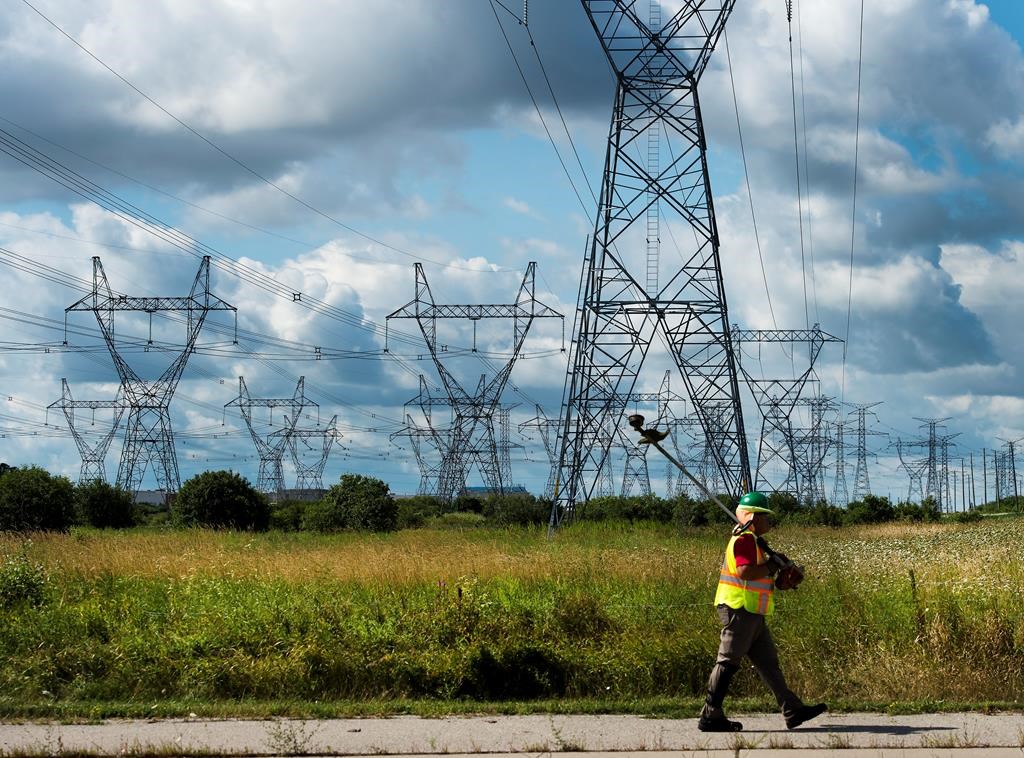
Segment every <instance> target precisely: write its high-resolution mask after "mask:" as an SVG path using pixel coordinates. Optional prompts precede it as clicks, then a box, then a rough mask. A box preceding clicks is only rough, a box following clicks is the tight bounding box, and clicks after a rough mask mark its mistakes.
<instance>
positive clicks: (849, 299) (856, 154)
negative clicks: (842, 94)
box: [840, 0, 864, 399]
mask: <svg viewBox="0 0 1024 758" xmlns="http://www.w3.org/2000/svg"><path fill="white" fill-rule="evenodd" d="M863 64H864V0H861V1H860V39H859V44H858V49H857V116H856V121H855V126H854V138H853V193H852V200H851V205H852V208H851V211H850V276H849V280H848V283H847V291H846V337H845V339H844V340H843V368H842V380H841V390H840V398H841V399H845V398H846V356H847V351H848V350H849V347H850V321H851V318H852V314H853V256H854V250H855V249H856V237H857V174H858V166H859V162H860V95H861V75H862V72H863Z"/></svg>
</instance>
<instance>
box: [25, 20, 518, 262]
mask: <svg viewBox="0 0 1024 758" xmlns="http://www.w3.org/2000/svg"><path fill="white" fill-rule="evenodd" d="M21 1H22V2H23V3H24V4H25V5H27V6H28V7H29V8H30V9H32V11H33V12H35V13H36V15H38V16H39V17H40V18H41V19H43V20H44V21H45V22H46V23H47V24H49V25H50V26H52V27H53V28H54V29H56V30H57V31H58V32H60V34H62V35H63V36H64V37H66V38H67V39H68V40H69V41H70V42H71V43H72V44H74V45H75V46H76V47H77V48H78V49H80V50H81V51H82V52H84V53H85V54H86V55H88V56H89V57H90V58H92V59H93V60H94V61H96V63H98V64H99V65H101V66H102V67H103V68H105V69H106V70H107V71H109V72H110V73H111V74H113V75H114V76H115V77H117V78H118V79H119V80H120V81H121V82H123V83H124V84H125V85H126V86H127V87H129V88H130V89H131V90H132V91H133V92H135V93H136V94H138V95H139V96H140V97H142V98H143V99H145V100H146V101H147V102H149V103H150V104H152V105H153V106H154V107H156V108H157V109H158V110H160V111H161V112H162V113H164V114H165V115H166V116H168V117H169V118H170V119H172V120H173V121H174V122H175V123H177V124H178V125H180V126H181V127H182V128H184V129H185V130H186V131H188V132H190V133H191V134H193V135H194V136H195V137H197V138H198V139H200V140H202V141H203V142H204V143H206V144H207V145H209V146H210V147H211V148H213V149H214V150H216V151H217V152H218V153H220V154H221V155H223V156H224V157H225V158H227V159H228V160H230V161H231V162H232V163H234V164H235V165H237V166H238V167H239V168H241V169H243V170H245V171H246V172H248V173H249V174H251V175H252V176H253V177H255V178H256V179H258V180H259V181H261V182H263V183H264V184H266V185H267V186H269V187H271V188H273V189H274V190H276V191H277V192H280V193H281V194H282V195H285V196H286V197H288V198H290V199H291V200H293V201H295V202H296V203H298V204H299V205H301V206H302V207H304V208H306V209H307V210H309V211H311V212H313V213H315V214H316V215H318V216H320V217H322V218H324V219H326V220H327V221H329V222H331V223H332V224H335V225H336V226H338V227H340V228H342V229H345V230H346V231H348V232H350V233H352V234H355V235H356V236H358V237H362V238H363V239H365V240H367V241H369V242H372V243H373V244H375V245H378V246H380V247H383V248H385V249H387V250H391V251H392V252H395V253H398V254H400V255H403V256H406V257H408V258H412V259H413V260H417V261H421V262H423V263H430V264H433V265H435V266H441V267H443V268H454V269H462V270H466V271H476V272H479V273H484V272H494V271H495V269H493V268H485V269H479V268H473V267H470V266H459V265H456V264H451V263H443V262H441V261H436V260H433V259H431V258H427V257H425V256H422V255H418V254H416V253H411V252H409V251H408V250H404V249H402V248H400V247H397V246H396V245H392V244H390V243H388V242H385V241H383V240H381V239H378V238H377V237H374V236H372V235H370V234H367V233H366V232H363V231H361V230H359V229H356V228H355V227H353V226H351V225H349V224H346V223H344V222H343V221H341V220H339V219H337V218H335V217H334V216H332V215H331V214H329V213H327V212H325V211H323V210H321V209H319V208H317V207H315V206H314V205H312V204H311V203H309V202H308V201H306V200H304V199H303V198H301V197H299V196H298V195H295V194H293V193H292V192H289V191H288V190H287V189H285V188H284V187H282V186H281V185H280V184H278V183H276V182H274V181H273V180H271V179H269V178H268V177H266V176H264V175H263V174H261V173H260V172H259V171H257V170H256V169H254V168H252V167H251V166H249V165H248V164H247V163H245V162H244V161H242V160H241V159H239V158H237V157H236V156H235V155H233V154H232V153H230V152H228V151H227V150H226V149H225V148H223V147H222V146H221V145H219V144H217V143H216V142H214V141H213V140H212V139H210V138H209V137H207V136H206V135H204V134H203V133H202V132H200V131H199V130H198V129H196V128H195V127H193V126H191V125H190V124H188V123H187V122H185V121H184V120H183V119H181V118H179V117H178V116H177V115H175V114H174V113H172V112H171V111H170V110H168V109H167V108H165V107H164V106H163V105H161V104H160V103H159V102H157V101H156V100H155V99H154V98H152V97H151V96H149V95H148V94H146V93H145V92H143V91H142V90H141V89H140V88H139V87H137V86H136V85H135V84H134V83H132V82H131V81H130V80H129V79H128V78H126V77H125V76H124V75H122V74H121V73H120V72H118V71H116V70H115V69H114V68H112V67H111V66H110V65H108V64H107V63H106V62H105V61H103V60H102V59H101V58H100V57H99V56H98V55H96V54H95V53H93V52H92V51H91V50H90V49H89V48H87V47H86V46H85V45H83V44H82V43H81V42H79V41H78V40H77V39H76V38H75V37H73V36H72V35H71V34H69V33H68V32H67V31H65V30H64V28H63V27H61V26H60V25H59V24H57V23H56V22H55V21H53V20H52V19H51V18H49V17H48V16H46V15H45V14H44V13H43V12H42V11H40V10H39V9H38V8H37V7H36V6H35V5H33V4H32V3H31V2H29V0H21ZM499 268H500V267H499ZM507 270H512V269H507Z"/></svg>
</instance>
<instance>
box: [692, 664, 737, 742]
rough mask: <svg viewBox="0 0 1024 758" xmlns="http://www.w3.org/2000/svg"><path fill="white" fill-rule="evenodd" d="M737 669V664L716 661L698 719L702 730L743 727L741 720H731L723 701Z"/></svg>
mask: <svg viewBox="0 0 1024 758" xmlns="http://www.w3.org/2000/svg"><path fill="white" fill-rule="evenodd" d="M737 670H738V667H737V666H731V665H729V664H728V663H716V664H715V667H714V668H713V669H711V678H710V680H709V681H708V696H707V698H706V699H705V700H704V707H703V708H702V709H701V712H700V718H699V719H698V720H697V728H698V729H700V730H701V731H702V732H738V731H740V730H741V729H742V728H743V724H741V723H740V722H739V721H729V719H727V718H726V717H725V712H724V711H723V710H722V703H723V702H725V695H726V693H727V692H728V691H729V683H730V682H731V681H732V678H733V675H735V673H736V671H737Z"/></svg>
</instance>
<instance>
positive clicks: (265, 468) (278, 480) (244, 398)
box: [224, 376, 319, 497]
mask: <svg viewBox="0 0 1024 758" xmlns="http://www.w3.org/2000/svg"><path fill="white" fill-rule="evenodd" d="M305 385H306V377H304V376H300V377H299V382H298V385H297V386H296V387H295V393H294V394H293V395H292V396H291V397H285V398H253V397H251V396H250V395H249V388H248V387H247V386H246V384H245V378H244V377H241V376H240V377H238V397H236V398H235V399H234V400H232V401H230V402H228V403H225V404H224V407H225V408H233V407H237V408H238V409H239V411H241V414H242V418H243V419H244V420H245V425H246V427H247V428H248V429H249V436H250V437H252V441H253V444H254V445H256V452H257V453H258V454H259V457H260V469H259V474H258V476H257V478H256V489H257V490H259V491H260V492H263V493H264V494H267V495H276V496H278V497H280V496H281V493H282V492H283V491H284V469H283V468H282V465H281V459H282V458H283V457H284V450H285V448H286V447H287V445H288V436H289V435H290V434H291V433H292V431H294V429H295V424H296V423H297V422H298V420H299V416H300V415H301V413H302V410H303V409H304V408H310V407H316V408H319V406H318V405H317V404H316V403H314V402H313V401H311V400H307V399H306V394H305ZM253 408H270V409H271V414H272V413H273V409H274V408H285V409H287V410H288V411H290V413H289V414H285V417H284V418H285V423H284V427H283V428H282V429H281V430H280V431H281V432H282V433H281V434H279V435H277V436H274V437H272V436H269V435H268V436H267V437H266V438H264V436H263V434H262V433H261V432H260V431H259V430H258V429H256V427H255V426H254V424H253V418H252V409H253Z"/></svg>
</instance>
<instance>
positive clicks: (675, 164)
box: [551, 0, 750, 526]
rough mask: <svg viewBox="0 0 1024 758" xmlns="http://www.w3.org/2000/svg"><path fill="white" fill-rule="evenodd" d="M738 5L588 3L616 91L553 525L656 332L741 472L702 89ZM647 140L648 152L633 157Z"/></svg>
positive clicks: (598, 466)
mask: <svg viewBox="0 0 1024 758" xmlns="http://www.w3.org/2000/svg"><path fill="white" fill-rule="evenodd" d="M734 2H735V0H683V2H681V3H678V4H677V5H678V6H680V7H679V9H678V10H676V11H675V12H673V13H672V14H671V16H670V17H669V18H668V20H667V21H666V22H665V23H663V24H662V23H660V17H659V16H657V15H655V14H648V13H645V14H643V17H641V15H640V14H639V13H638V10H637V6H638V3H637V2H636V0H583V8H584V10H585V11H586V13H587V16H588V17H589V19H590V22H591V24H592V26H593V28H594V30H595V32H596V33H597V36H598V39H599V40H600V43H601V45H602V47H603V48H604V51H605V53H606V55H607V57H608V60H609V61H610V63H611V66H612V69H613V71H614V72H615V76H616V81H617V91H616V95H615V103H614V106H613V112H612V119H611V130H610V133H609V139H608V152H607V156H606V159H605V168H604V176H603V179H602V184H601V197H600V201H599V207H598V213H597V219H596V222H595V229H594V236H593V238H592V242H591V247H590V250H589V253H588V256H587V260H586V261H585V264H584V267H585V271H584V277H583V286H582V288H581V297H580V302H579V312H578V316H577V320H576V333H575V334H574V338H573V343H572V355H571V357H570V360H569V367H568V376H567V378H566V393H565V396H564V398H563V408H564V413H563V423H564V427H563V429H562V433H561V436H560V443H559V477H558V479H559V492H558V495H557V497H556V501H555V504H554V506H553V508H552V513H551V523H552V526H556V525H557V524H559V523H560V522H561V520H562V519H563V518H564V517H566V516H569V517H572V515H573V514H574V512H575V509H576V507H577V505H580V504H582V503H585V502H586V501H587V500H589V498H590V497H591V496H592V495H593V493H594V491H595V488H596V487H597V483H598V481H599V478H600V472H601V470H602V467H603V465H604V462H605V459H606V458H607V457H608V452H609V451H608V448H609V446H610V445H611V442H612V439H609V438H608V436H607V435H606V431H607V429H608V428H609V427H619V426H621V425H622V423H621V419H620V418H619V417H618V416H617V415H615V414H616V413H617V412H618V410H619V409H618V408H617V407H616V405H615V402H614V398H615V397H617V396H619V397H621V396H623V395H628V394H630V393H631V392H633V389H634V387H635V386H636V383H637V378H638V377H639V375H640V373H641V370H642V367H643V364H644V362H645V360H646V358H647V354H648V350H649V348H650V346H651V344H652V342H654V341H655V340H656V339H659V338H660V339H662V340H664V342H665V343H666V347H667V349H668V352H669V354H670V357H671V360H672V362H673V363H674V364H675V366H676V368H677V369H678V371H679V373H680V374H681V375H682V378H683V382H684V384H685V385H686V391H687V394H688V395H689V397H690V400H691V402H692V407H693V412H694V414H695V415H696V416H697V417H698V418H699V419H700V421H701V425H702V427H703V431H704V436H705V438H706V439H707V440H708V446H709V448H710V453H711V455H712V457H713V460H714V464H715V465H716V467H717V468H718V469H719V471H720V473H721V476H722V478H723V479H724V481H725V483H726V487H727V489H728V490H729V491H730V492H734V493H738V492H739V491H740V490H742V489H744V488H745V487H746V486H747V485H748V483H749V481H750V464H749V461H748V458H747V446H746V434H745V431H744V427H743V413H742V408H741V405H740V393H739V382H738V378H737V372H736V365H735V360H734V357H733V349H732V344H731V341H730V336H729V317H728V309H727V307H726V297H725V287H724V284H723V281H722V271H721V265H720V261H719V236H718V229H717V226H716V222H715V214H714V207H713V204H712V200H711V189H710V182H709V178H708V168H707V159H706V150H707V145H706V140H705V136H704V125H703V121H702V117H701V110H700V102H699V99H698V96H697V84H698V82H699V81H700V78H701V75H702V74H703V73H704V70H705V69H706V67H707V65H708V61H709V60H710V57H711V54H712V51H713V50H714V47H715V44H716V43H717V42H718V38H719V36H720V35H721V33H722V30H723V28H724V26H725V23H726V20H727V19H728V17H729V14H730V13H731V12H732V9H733V5H734ZM656 13H660V7H659V8H658V9H657V10H656ZM652 18H653V19H654V21H652V20H651V19H652ZM652 143H653V144H657V145H660V146H664V147H666V148H667V149H666V150H657V151H655V150H653V149H652ZM644 148H647V155H648V161H646V162H645V161H644V160H643V158H642V157H641V158H640V159H638V157H637V154H638V153H639V154H640V155H641V156H642V155H643V150H644ZM652 155H653V156H654V157H655V158H657V160H654V161H652V160H651V156H652ZM666 157H667V158H668V159H667V160H662V159H663V158H666ZM655 203H657V204H658V206H659V208H660V210H659V211H658V212H656V213H653V214H652V213H651V212H650V209H651V208H652V207H653V206H654V205H655ZM659 214H660V215H663V216H664V217H665V219H666V222H667V224H668V225H669V226H671V225H672V224H677V225H680V226H682V227H683V228H684V229H685V231H684V232H682V233H681V234H675V235H674V237H675V238H676V239H677V240H680V241H683V243H682V244H683V245H684V246H683V248H682V249H681V250H680V251H679V252H680V259H681V261H682V263H681V264H680V263H667V262H666V260H665V258H664V257H662V258H658V257H657V256H656V248H657V246H656V245H655V244H653V242H654V238H653V237H652V231H651V228H650V227H649V226H648V223H649V222H650V220H651V219H652V218H657V217H658V215H659ZM645 232H646V236H645ZM691 239H692V240H693V242H692V244H691V243H690V240H691ZM713 406H719V407H720V408H724V409H725V412H724V413H721V412H716V413H713V412H712V411H711V408H712V407H713Z"/></svg>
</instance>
